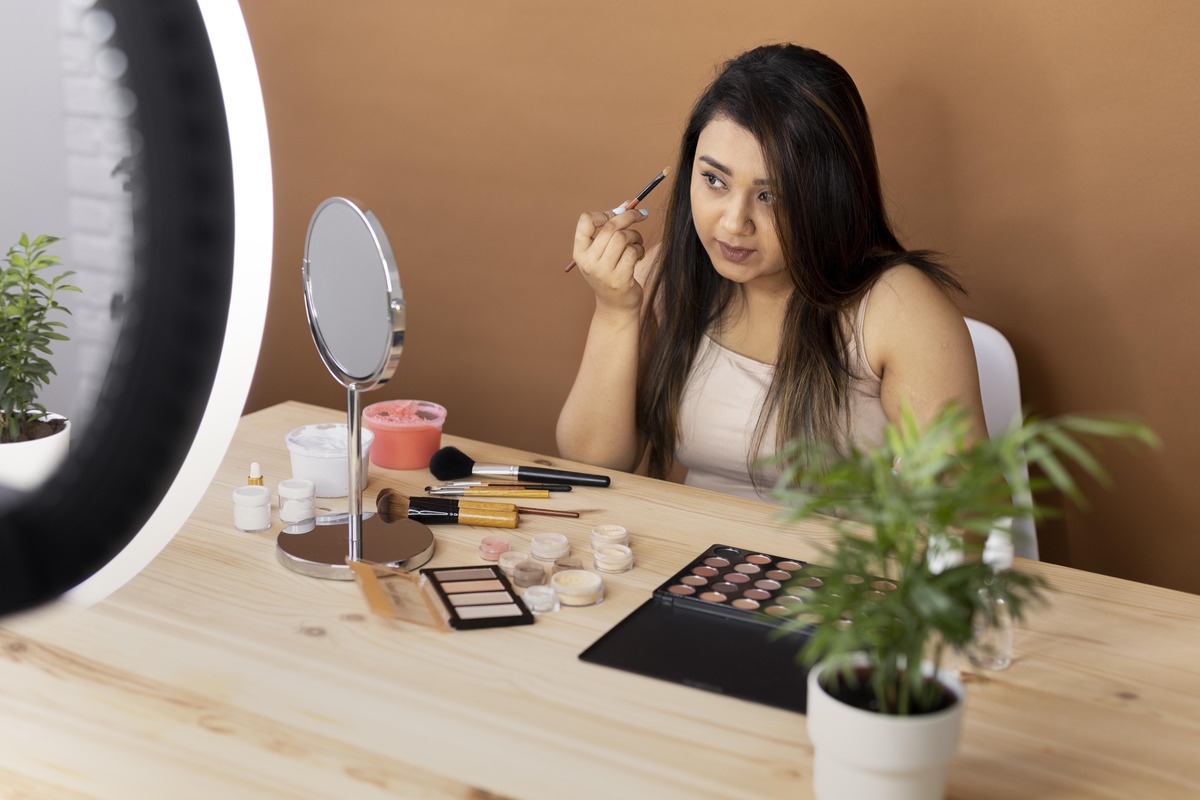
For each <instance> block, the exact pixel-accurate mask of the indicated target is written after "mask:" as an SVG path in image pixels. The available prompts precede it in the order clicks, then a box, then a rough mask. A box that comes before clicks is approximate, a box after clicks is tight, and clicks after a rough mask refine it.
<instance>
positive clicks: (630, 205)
mask: <svg viewBox="0 0 1200 800" xmlns="http://www.w3.org/2000/svg"><path fill="white" fill-rule="evenodd" d="M670 174H671V168H670V167H663V168H662V172H660V173H658V174H657V175H655V176H654V179H653V180H651V181H650V182H649V183H648V184H646V187H645V188H644V189H642V190H641V191H640V192H638V193H637V195H635V196H634V198H633V199H632V200H626V201H625V202H624V203H622V204H621V205H619V206H617V207H616V208H614V209H613V210H612V213H614V214H624V213H625V212H626V211H629V210H631V209H634V208H637V206H638V203H640V202H642V201H643V200H645V199H646V196H647V195H649V194H650V192H652V191H654V187H655V186H658V185H659V184H660V183H662V182H663V179H664V178H666V177H667V176H668V175H670ZM573 269H575V262H574V261H572V262H571V263H570V264H567V266H565V267H563V272H570V271H571V270H573Z"/></svg>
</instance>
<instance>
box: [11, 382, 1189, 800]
mask: <svg viewBox="0 0 1200 800" xmlns="http://www.w3.org/2000/svg"><path fill="white" fill-rule="evenodd" d="M342 418H343V415H342V414H340V413H339V412H337V411H332V410H328V409H320V408H316V407H313V406H305V405H300V404H295V403H287V404H283V405H280V406H276V407H274V408H270V409H267V410H264V411H261V412H258V413H255V414H251V415H249V416H247V417H246V418H245V419H243V421H242V423H241V426H240V428H239V429H238V434H237V437H236V439H235V442H234V444H233V446H232V447H231V448H230V451H229V454H228V456H227V457H226V459H225V462H224V464H223V466H222V468H221V470H220V472H219V473H218V474H217V476H216V479H215V480H214V482H213V484H212V486H211V487H210V490H209V491H208V493H207V494H206V496H205V498H204V500H203V501H202V502H201V504H200V505H199V507H197V509H196V511H195V514H194V515H193V517H192V520H191V521H190V522H189V523H188V524H187V525H186V526H185V527H184V528H183V529H182V530H181V531H180V532H179V535H178V536H177V537H176V538H175V539H174V540H173V541H172V542H171V544H170V545H168V546H167V548H166V549H165V550H164V551H163V552H162V553H161V554H160V555H159V556H158V558H157V559H156V560H155V561H154V562H153V563H151V564H150V565H149V566H148V567H147V568H146V569H145V570H144V571H143V572H142V573H141V574H139V575H138V576H137V577H136V578H134V579H133V580H132V581H130V582H129V583H128V584H127V585H126V586H125V587H123V588H122V589H121V590H119V591H118V592H116V593H115V594H114V595H112V596H111V597H110V598H109V599H107V600H106V601H104V602H102V603H100V604H98V605H97V606H95V607H93V608H91V609H86V610H85V609H79V608H72V607H64V606H55V607H52V608H48V609H45V610H43V611H40V612H37V613H35V614H30V615H25V616H23V617H19V618H10V619H7V620H5V621H4V623H5V624H4V627H3V628H2V629H0V653H2V654H3V657H2V658H0V697H2V700H0V715H2V716H0V796H2V797H6V798H7V797H14V796H18V797H26V796H28V797H36V798H47V797H70V798H76V797H103V798H122V799H124V798H143V797H144V798H157V797H167V796H170V797H204V798H229V797H237V798H243V797H280V798H302V797H314V798H328V797H345V798H356V799H357V798H377V797H378V798H382V797H462V798H476V799H477V800H479V799H481V798H492V797H507V798H568V797H569V798H589V797H596V798H606V799H607V798H634V799H636V800H640V799H641V798H647V799H650V800H662V799H663V798H676V797H678V798H715V797H738V798H746V797H754V798H775V797H779V798H782V797H788V798H792V797H807V796H810V793H811V790H810V768H811V752H812V751H811V747H810V745H809V742H808V738H807V736H806V734H805V726H804V717H803V716H802V715H800V714H795V713H789V712H786V711H781V710H777V709H774V708H771V707H767V706H763V705H758V704H754V703H749V702H745V701H741V700H735V699H732V698H729V697H724V696H719V695H715V694H711V693H708V692H703V691H700V690H697V689H691V688H687V687H684V686H678V685H675V684H672V683H668V682H664V681H658V680H653V679H649V678H643V677H639V676H637V675H633V674H630V673H626V672H622V671H620V670H615V669H609V668H606V667H602V666H596V665H592V664H587V663H584V662H581V661H579V660H578V658H577V655H578V654H579V653H580V652H581V651H582V650H583V649H584V648H586V647H587V646H588V645H590V644H591V643H592V642H593V641H595V640H596V639H597V638H599V637H600V636H601V635H602V634H603V633H604V632H605V631H607V630H608V629H609V628H611V627H612V626H613V625H615V624H616V623H617V622H618V621H619V620H621V619H622V618H624V617H625V615H626V614H628V613H629V612H631V611H632V610H633V609H635V608H636V607H637V606H638V605H639V604H641V603H642V602H643V601H644V600H645V599H646V598H647V597H648V596H649V593H650V591H651V590H652V589H653V588H654V587H655V586H657V585H658V584H659V583H660V582H662V581H663V580H665V578H666V577H667V575H668V574H669V573H671V572H673V571H674V570H675V569H677V568H678V567H680V566H682V565H683V564H685V563H686V562H687V561H689V560H690V559H691V558H692V557H694V556H695V555H696V554H697V553H699V552H700V551H701V550H703V549H704V548H705V547H707V546H708V545H709V544H712V543H715V542H724V543H728V544H734V545H740V546H745V547H748V548H753V549H761V550H763V551H765V552H769V553H775V554H779V555H786V556H796V557H799V558H814V557H816V556H817V555H818V551H817V550H816V549H815V546H814V545H815V543H816V542H818V541H820V540H822V539H824V538H825V537H826V534H825V533H824V532H823V530H822V526H821V525H820V524H819V523H811V524H806V525H803V526H799V527H793V528H785V527H783V526H781V525H780V524H779V523H778V522H777V521H776V520H775V517H774V514H775V509H774V508H773V507H771V506H768V505H766V504H760V503H755V502H751V501H746V500H739V499H736V498H731V497H725V496H719V495H713V494H709V493H706V492H702V491H698V490H694V489H690V488H687V487H680V486H674V485H670V484H664V483H661V482H658V481H652V480H649V479H645V478H639V477H634V476H628V475H624V474H620V473H617V474H614V475H613V486H612V488H611V489H576V490H575V491H573V492H571V493H570V495H566V496H564V497H561V498H554V499H553V500H550V501H529V503H537V502H544V503H550V504H552V505H553V506H555V507H558V508H571V507H575V508H595V509H603V511H597V512H595V513H591V514H587V515H585V516H583V517H581V518H580V519H578V520H571V519H559V518H551V517H533V516H525V517H523V518H522V521H521V525H520V527H519V528H518V529H517V530H515V531H512V532H511V536H512V538H513V540H514V543H515V544H517V545H518V546H520V547H522V549H527V548H528V541H529V537H530V536H531V535H532V534H534V533H538V532H541V531H547V530H558V531H562V532H564V533H566V534H567V535H568V536H569V537H570V539H571V542H572V544H573V547H574V551H575V552H576V553H584V552H586V551H587V546H586V545H587V536H588V532H589V531H590V529H591V527H592V526H593V525H594V524H596V523H598V522H618V523H622V524H624V525H626V526H627V527H628V528H629V529H630V531H631V536H632V539H633V544H634V549H635V553H636V555H637V559H638V562H637V567H636V568H635V569H634V570H633V571H632V572H628V573H624V574H622V575H617V576H608V577H606V583H607V586H608V598H607V599H606V600H605V601H604V602H603V603H602V604H600V605H598V606H594V607H591V608H582V609H580V608H574V609H564V610H563V611H561V612H558V613H556V614H551V615H544V616H542V617H539V618H538V620H537V623H536V624H535V625H532V626H526V627H521V628H500V629H493V630H480V631H462V632H455V633H446V634H443V633H436V632H433V631H428V630H424V629H419V628H417V627H416V626H411V625H408V624H406V623H402V622H397V621H390V620H385V619H382V618H380V617H375V616H370V615H368V614H367V612H366V606H365V604H364V602H363V600H362V599H361V596H360V594H359V592H358V589H357V587H356V586H355V584H354V583H352V582H338V581H322V580H317V579H313V578H307V577H304V576H301V575H297V574H295V573H293V572H290V571H288V570H286V569H284V568H283V567H282V566H280V565H279V564H278V563H277V562H276V560H275V535H276V532H277V531H278V530H279V524H278V523H276V525H275V527H274V529H273V530H272V531H270V532H265V533H260V534H247V533H239V532H238V531H236V530H235V529H234V528H233V525H232V512H231V508H230V499H229V497H230V492H231V491H232V489H233V488H234V487H235V486H238V485H241V484H242V483H243V482H244V481H245V476H246V470H247V465H248V464H249V463H250V462H251V461H259V462H260V463H261V464H262V466H263V470H264V473H265V475H266V478H267V483H268V485H269V486H272V487H273V486H274V485H275V484H276V483H277V482H278V481H279V480H281V479H283V478H286V477H289V476H290V473H291V469H290V464H289V461H288V455H287V451H286V448H285V446H284V434H285V433H286V432H287V431H288V430H290V429H292V428H293V427H296V426H298V425H301V424H305V423H309V422H315V421H340V420H341V419H342ZM445 443H447V444H455V445H457V446H459V447H460V448H461V449H462V450H463V451H464V452H466V453H468V454H469V455H470V456H472V457H473V458H474V459H476V460H477V461H485V462H499V463H532V462H534V461H537V460H539V458H540V457H539V456H536V455H533V454H530V453H524V452H520V451H516V450H511V449H508V448H502V447H495V446H489V445H486V444H482V443H479V442H473V441H468V440H463V439H459V438H456V437H453V436H447V437H445ZM552 463H555V464H556V465H561V466H563V467H565V468H568V469H571V468H576V469H579V468H582V467H581V465H574V464H571V463H569V462H552ZM592 471H595V470H592ZM429 482H431V478H430V476H429V474H428V473H427V472H425V471H414V472H389V471H383V470H379V469H377V468H375V467H372V470H371V481H370V486H369V488H368V493H367V497H369V498H373V497H374V494H375V492H376V491H377V490H378V489H379V488H381V487H382V486H385V485H388V486H393V487H396V488H398V489H399V490H401V491H403V492H406V493H412V494H417V493H420V491H421V490H422V488H423V487H424V486H425V485H426V484H427V483H429ZM344 502H345V501H344V500H343V501H342V505H341V506H340V508H344V507H345V506H344ZM319 504H320V505H329V506H331V507H335V508H336V507H338V506H336V505H334V504H333V503H332V502H331V501H325V500H321V501H319ZM434 530H435V534H436V537H437V547H438V550H437V554H436V555H435V557H434V560H433V561H432V562H431V565H432V566H447V565H457V564H473V563H479V562H478V558H477V544H478V541H479V539H480V537H481V534H483V533H485V532H490V531H485V530H484V529H479V528H470V527H451V526H438V527H436V528H435V529H434ZM1033 566H1034V568H1035V569H1037V570H1038V571H1039V572H1041V573H1043V574H1044V575H1045V576H1046V577H1047V578H1049V579H1050V580H1051V581H1052V583H1053V584H1054V586H1055V587H1057V590H1058V591H1057V592H1056V593H1055V594H1053V595H1052V605H1051V606H1050V607H1049V608H1048V609H1046V610H1044V611H1043V612H1042V613H1041V614H1040V615H1038V616H1036V617H1035V618H1034V619H1033V620H1032V621H1031V623H1030V625H1029V626H1028V627H1027V628H1025V629H1022V630H1020V631H1018V638H1017V641H1016V654H1017V657H1016V662H1015V663H1014V664H1013V666H1012V667H1011V668H1010V669H1009V670H1007V671H1005V672H1001V673H992V674H989V675H987V676H986V677H981V678H980V679H978V680H975V681H973V682H972V683H970V684H969V697H968V708H967V714H966V721H965V726H964V730H963V739H962V747H961V749H960V751H959V754H958V756H957V758H956V760H955V762H954V765H953V767H952V771H951V776H950V789H949V795H950V796H951V797H956V798H972V800H975V799H977V798H1025V797H1038V798H1051V797H1104V798H1120V799H1121V800H1126V799H1127V798H1169V797H1180V798H1182V797H1188V798H1194V797H1198V796H1200V667H1198V665H1200V597H1196V596H1193V595H1189V594H1185V593H1182V592H1176V591H1169V590H1166V589H1159V588H1155V587H1152V586H1145V585H1140V584H1136V583H1131V582H1129V581H1122V580H1116V579H1113V578H1107V577H1102V576H1099V575H1092V574H1088V573H1085V572H1079V571H1077V570H1071V569H1065V568H1062V567H1056V566H1053V565H1046V564H1039V565H1033Z"/></svg>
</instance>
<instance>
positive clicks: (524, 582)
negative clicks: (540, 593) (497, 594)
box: [513, 558, 546, 588]
mask: <svg viewBox="0 0 1200 800" xmlns="http://www.w3.org/2000/svg"><path fill="white" fill-rule="evenodd" d="M545 582H546V569H545V567H543V566H542V565H541V564H539V563H537V562H536V561H534V560H533V559H530V558H527V559H525V560H524V561H518V562H517V563H516V565H515V566H513V585H514V586H516V587H518V588H525V587H528V586H539V585H541V584H543V583H545Z"/></svg>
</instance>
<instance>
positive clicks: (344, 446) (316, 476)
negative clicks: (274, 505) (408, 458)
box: [285, 422, 375, 497]
mask: <svg viewBox="0 0 1200 800" xmlns="http://www.w3.org/2000/svg"><path fill="white" fill-rule="evenodd" d="M349 437H350V434H349V426H347V425H346V423H344V422H341V423H335V422H320V423H316V424H313V425H302V426H301V427H299V428H294V429H293V430H291V431H289V432H288V434H287V437H286V439H285V440H286V442H287V448H288V453H289V454H290V455H291V458H292V477H293V478H306V479H307V480H310V481H312V482H313V484H314V485H315V487H316V495H317V497H346V496H347V495H349V494H350V463H349V461H348V460H347V456H348V455H349V452H350V444H349ZM374 441H375V434H373V433H371V431H369V430H366V429H365V428H364V429H363V430H362V463H361V466H360V470H359V473H358V475H359V480H360V483H361V484H362V485H361V486H359V491H360V492H361V491H364V490H365V489H366V488H367V469H368V464H369V462H370V456H371V444H372V442H374Z"/></svg>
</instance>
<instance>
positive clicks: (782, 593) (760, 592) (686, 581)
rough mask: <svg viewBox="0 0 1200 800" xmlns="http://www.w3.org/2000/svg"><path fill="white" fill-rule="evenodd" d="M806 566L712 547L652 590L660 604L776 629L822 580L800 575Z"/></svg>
mask: <svg viewBox="0 0 1200 800" xmlns="http://www.w3.org/2000/svg"><path fill="white" fill-rule="evenodd" d="M805 566H806V564H805V562H803V561H797V560H795V559H792V558H781V557H779V556H772V555H767V554H766V553H759V552H756V551H753V550H743V549H741V548H738V547H731V546H729V545H724V544H714V545H713V546H712V547H710V548H708V549H707V550H705V551H704V552H703V553H701V554H700V555H699V556H698V557H697V558H695V559H693V560H692V562H691V563H689V564H688V565H687V566H686V567H684V568H683V569H681V570H680V571H679V572H677V573H675V575H673V576H672V577H671V578H670V579H669V580H668V581H667V582H666V583H664V584H662V585H661V586H659V587H658V588H657V589H655V591H654V594H655V597H656V598H658V599H659V600H660V601H663V602H668V603H672V604H675V605H680V606H683V607H685V608H694V609H695V610H697V611H701V612H705V613H712V614H722V615H725V616H727V617H729V618H731V619H739V620H744V621H747V622H756V623H760V624H765V625H777V624H778V623H779V621H780V620H782V619H783V618H785V617H788V618H790V617H794V616H795V615H796V613H797V612H798V611H799V610H800V608H801V607H802V606H803V605H804V600H805V596H806V595H807V594H810V593H811V592H812V589H813V588H815V587H816V586H819V585H820V578H815V577H804V576H801V575H800V574H799V573H800V571H801V570H802V569H803V568H804V567H805Z"/></svg>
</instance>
